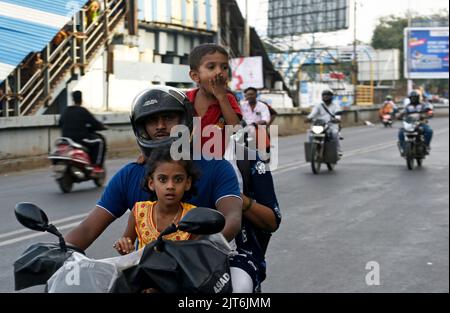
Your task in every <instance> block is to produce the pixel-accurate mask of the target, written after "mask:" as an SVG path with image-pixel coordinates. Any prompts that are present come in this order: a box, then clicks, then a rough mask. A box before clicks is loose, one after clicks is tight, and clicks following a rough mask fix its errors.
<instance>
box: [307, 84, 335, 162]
mask: <svg viewBox="0 0 450 313" xmlns="http://www.w3.org/2000/svg"><path fill="white" fill-rule="evenodd" d="M333 98H334V93H333V92H332V91H331V90H329V89H327V90H324V91H322V102H321V103H318V104H316V105H315V106H314V107H313V109H312V111H311V113H309V115H308V116H307V117H306V121H307V122H311V121H313V120H315V119H321V120H324V121H325V122H327V123H328V124H329V127H330V128H329V129H330V131H331V136H332V138H333V140H335V141H336V143H337V149H338V153H339V156H342V148H341V143H340V140H339V137H340V135H339V123H340V116H338V115H335V113H336V112H338V111H340V109H339V106H338V105H337V104H336V103H334V102H333ZM309 140H310V141H311V134H309Z"/></svg>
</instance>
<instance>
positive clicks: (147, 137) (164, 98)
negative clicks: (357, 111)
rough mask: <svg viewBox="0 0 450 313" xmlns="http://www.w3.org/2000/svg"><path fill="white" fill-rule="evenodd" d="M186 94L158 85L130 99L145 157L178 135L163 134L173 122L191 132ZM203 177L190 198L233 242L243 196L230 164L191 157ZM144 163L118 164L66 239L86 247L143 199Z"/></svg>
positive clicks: (134, 129)
mask: <svg viewBox="0 0 450 313" xmlns="http://www.w3.org/2000/svg"><path fill="white" fill-rule="evenodd" d="M187 101H188V100H187V98H186V96H185V95H184V94H183V93H181V92H180V91H178V90H177V89H175V88H171V87H167V86H161V87H155V88H152V89H149V90H146V91H144V92H142V93H140V94H139V95H138V96H137V97H136V98H135V100H134V102H133V107H132V112H131V116H130V119H131V123H132V126H133V131H134V134H135V136H136V139H137V143H138V145H139V148H140V149H141V151H142V154H143V155H144V156H145V157H148V156H149V155H150V152H151V150H152V149H155V148H158V147H162V146H167V145H169V144H171V143H172V142H174V141H175V140H176V139H177V138H174V137H168V135H169V134H170V131H171V129H172V127H173V126H175V125H178V124H183V125H185V126H187V128H188V129H189V131H192V112H191V109H190V105H187V103H188V102H187ZM194 163H195V164H196V165H197V166H198V168H199V169H200V171H201V172H202V175H201V177H200V179H199V180H198V182H197V184H196V189H197V195H196V196H194V197H193V198H192V199H190V203H192V204H193V205H196V206H202V207H210V208H216V209H217V210H218V211H220V212H221V213H222V214H223V215H224V216H225V219H226V223H225V227H224V229H223V231H222V233H223V235H224V236H225V238H227V240H229V241H230V240H232V239H233V238H234V237H235V236H236V234H237V233H238V232H239V230H240V225H241V215H242V213H241V211H242V199H241V196H240V190H239V184H238V180H237V177H236V174H235V172H234V170H233V167H232V165H231V164H230V163H229V162H228V161H226V160H210V161H206V160H205V159H203V158H202V159H201V160H194ZM144 175H145V169H144V165H143V164H139V163H136V162H133V163H129V164H127V165H125V166H124V167H122V168H121V169H120V170H119V171H118V172H117V173H116V174H115V175H114V176H113V177H112V179H111V181H110V182H109V183H108V185H107V187H106V188H105V190H104V192H103V194H102V197H101V199H100V200H99V201H98V202H97V205H96V207H95V208H94V209H93V210H92V211H91V213H90V214H89V215H88V216H87V217H86V218H85V219H84V221H83V222H81V224H80V225H78V226H77V227H76V228H74V229H73V230H71V231H70V232H69V233H68V234H67V235H66V237H65V239H66V241H67V242H69V243H71V244H72V245H74V246H76V247H78V248H80V249H82V250H85V249H87V248H88V247H89V246H90V245H91V244H92V242H93V241H94V240H95V239H96V238H97V237H98V236H99V235H100V234H101V233H102V232H103V231H104V230H105V229H106V228H107V227H108V225H109V224H111V223H112V222H113V221H114V220H115V219H116V218H119V217H121V216H122V215H123V214H124V213H125V212H126V211H127V210H128V209H132V208H133V205H134V204H135V203H136V202H138V201H143V200H148V194H147V193H146V192H145V191H144V190H143V189H142V188H141V181H142V179H143V177H144Z"/></svg>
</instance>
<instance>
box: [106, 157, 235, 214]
mask: <svg viewBox="0 0 450 313" xmlns="http://www.w3.org/2000/svg"><path fill="white" fill-rule="evenodd" d="M194 164H195V165H196V166H197V169H198V171H199V172H200V177H199V179H198V180H197V182H196V184H195V188H196V191H197V192H196V195H194V196H193V197H192V198H190V199H187V202H189V203H190V204H193V205H195V206H199V207H208V208H213V209H214V208H216V204H217V201H219V200H220V199H221V198H223V197H226V196H235V197H239V198H240V195H241V193H240V191H239V184H238V180H237V177H236V174H235V172H234V170H233V167H232V165H231V164H230V163H229V162H228V161H226V160H214V159H213V160H204V159H201V160H195V161H194ZM144 176H145V166H144V165H141V164H137V163H129V164H127V165H126V166H124V167H123V168H121V169H120V170H119V171H118V172H117V173H116V174H115V175H114V176H113V178H112V179H111V181H110V182H109V183H108V185H107V186H106V189H105V190H104V191H103V194H102V197H101V199H100V200H99V201H98V202H97V205H98V206H100V207H102V208H104V209H105V210H107V211H108V212H110V213H111V214H112V215H113V216H114V217H116V218H119V217H121V216H122V215H123V214H124V213H125V212H126V211H127V210H128V209H130V210H131V209H133V206H134V204H135V203H136V202H139V201H147V200H149V199H150V195H149V194H148V193H147V192H146V191H144V189H143V185H142V184H143V179H144Z"/></svg>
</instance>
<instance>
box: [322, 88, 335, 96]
mask: <svg viewBox="0 0 450 313" xmlns="http://www.w3.org/2000/svg"><path fill="white" fill-rule="evenodd" d="M323 96H330V97H333V96H334V92H332V91H331V90H330V89H325V90H324V91H322V97H323Z"/></svg>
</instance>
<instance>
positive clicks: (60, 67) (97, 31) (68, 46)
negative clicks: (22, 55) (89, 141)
mask: <svg viewBox="0 0 450 313" xmlns="http://www.w3.org/2000/svg"><path fill="white" fill-rule="evenodd" d="M103 2H104V9H103V10H102V12H101V13H100V14H99V16H98V18H97V19H96V21H94V22H92V23H91V24H90V25H88V26H87V27H86V25H85V22H84V21H85V16H86V11H87V9H86V8H83V9H81V11H80V12H79V13H77V14H76V15H75V16H74V17H72V20H71V23H68V25H72V28H71V30H69V31H68V34H67V38H65V39H64V40H63V41H62V42H61V43H59V44H58V45H57V46H54V45H53V44H52V43H51V42H50V43H48V44H47V46H46V48H45V49H44V50H43V51H42V52H41V54H42V61H43V64H42V66H41V67H40V68H37V69H34V72H33V73H31V75H29V69H28V70H26V69H24V68H23V67H22V64H21V65H19V66H18V67H17V68H16V69H15V70H14V72H13V73H12V74H11V75H9V76H8V77H7V78H6V79H5V80H4V86H2V87H1V89H2V90H4V96H3V99H0V117H1V116H23V115H33V114H34V113H35V112H36V111H37V110H38V109H40V108H41V107H42V106H49V104H50V101H51V100H52V97H51V92H52V91H53V90H54V89H55V88H56V87H57V85H58V84H60V83H62V81H63V80H64V78H65V77H66V76H67V73H68V72H69V71H71V73H72V74H73V73H74V70H75V69H76V68H79V69H80V73H81V74H82V75H83V74H84V71H85V68H86V66H87V65H88V64H89V63H90V62H91V61H92V58H93V57H94V56H95V53H96V52H97V51H98V50H99V49H101V48H102V46H104V45H105V44H107V40H108V39H109V38H110V37H111V35H112V33H113V30H114V29H115V28H116V27H117V25H118V23H119V21H120V20H121V19H122V18H123V17H124V16H125V15H126V12H127V0H104V1H103ZM77 27H78V28H77ZM26 74H28V75H27V76H30V77H25V76H24V75H26ZM24 77H25V79H24ZM66 79H67V78H66Z"/></svg>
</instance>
